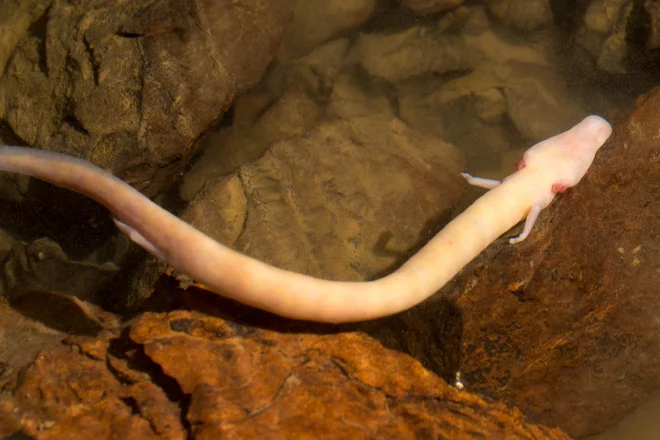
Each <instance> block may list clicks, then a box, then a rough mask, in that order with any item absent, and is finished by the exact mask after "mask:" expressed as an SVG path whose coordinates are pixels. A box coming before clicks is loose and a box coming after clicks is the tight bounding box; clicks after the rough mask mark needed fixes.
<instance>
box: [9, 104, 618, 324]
mask: <svg viewBox="0 0 660 440" xmlns="http://www.w3.org/2000/svg"><path fill="white" fill-rule="evenodd" d="M610 133H611V127H610V125H609V124H608V123H607V122H606V121H605V120H604V119H602V118H600V117H598V116H589V117H587V118H586V119H584V120H583V121H582V122H581V123H579V124H578V125H576V126H575V127H573V128H572V129H571V130H569V131H566V132H564V133H562V134H559V135H557V136H554V137H552V138H550V139H548V140H546V141H543V142H541V143H539V144H537V145H535V146H534V147H532V148H530V149H529V150H528V151H527V152H526V153H525V155H524V156H523V161H521V164H520V166H519V169H518V171H516V172H515V173H514V174H512V175H511V176H509V177H507V178H506V179H504V180H503V181H502V182H501V183H500V182H497V181H489V180H485V179H479V178H474V177H472V176H469V175H467V174H465V175H464V176H465V177H466V179H467V180H468V182H470V183H473V184H477V185H480V186H485V187H487V188H492V189H491V190H490V191H488V192H487V193H485V194H484V195H483V196H482V197H481V198H479V199H478V200H477V201H476V202H474V203H473V204H472V205H471V206H470V207H469V208H468V209H466V210H465V211H464V212H463V213H462V214H461V215H459V216H458V217H456V218H455V219H454V220H452V221H451V222H450V223H449V224H448V225H447V226H446V227H445V228H444V229H442V230H441V231H440V232H438V234H437V235H436V236H435V237H433V239H431V241H429V242H428V243H427V244H426V245H425V246H424V247H423V248H422V249H420V251H419V252H417V254H415V255H414V256H413V257H411V258H410V260H408V261H407V262H406V263H405V264H403V265H402V266H401V267H400V268H399V269H398V270H396V271H395V272H393V273H392V274H390V275H388V276H385V277H383V278H381V279H378V280H376V281H369V282H342V281H328V280H321V279H317V278H313V277H310V276H306V275H302V274H298V273H294V272H289V271H285V270H281V269H278V268H275V267H273V266H270V265H267V264H265V263H263V262H260V261H258V260H256V259H253V258H250V257H248V256H246V255H243V254H241V253H239V252H236V251H234V250H232V249H230V248H228V247H226V246H224V245H222V244H220V243H218V242H216V241H215V240H213V239H211V238H210V237H208V236H207V235H205V234H203V233H202V232H200V231H198V230H197V229H195V228H194V227H192V226H190V225H189V224H187V223H185V222H184V221H182V220H180V219H179V218H177V217H176V216H174V215H172V214H171V213H169V212H167V211H165V210H164V209H162V208H161V207H159V206H158V205H156V204H155V203H153V202H152V201H151V200H149V199H148V198H146V197H145V196H143V195H142V194H140V193H139V192H138V191H136V190H135V189H133V188H132V187H131V186H129V185H128V184H126V183H125V182H123V181H121V180H120V179H118V178H116V177H115V176H113V175H112V174H110V173H108V172H106V171H104V170H102V169H100V168H98V167H96V166H94V165H92V164H91V163H89V162H87V161H85V160H82V159H77V158H74V157H70V156H67V155H63V154H59V153H53V152H46V151H42V150H37V149H32V148H24V147H11V146H4V147H0V170H4V171H9V172H15V173H22V174H28V175H31V176H34V177H36V178H39V179H42V180H45V181H47V182H50V183H53V184H55V185H58V186H61V187H64V188H68V189H70V190H73V191H76V192H79V193H82V194H84V195H86V196H88V197H90V198H92V199H94V200H96V201H97V202H99V203H101V204H103V205H105V206H106V207H107V208H108V209H109V210H110V211H111V212H112V213H113V214H114V215H115V216H116V218H117V221H116V223H117V225H118V227H119V228H120V229H121V230H122V231H124V232H125V233H127V234H128V235H129V236H130V238H131V239H132V240H133V241H135V242H136V243H138V244H139V245H141V246H142V247H144V248H145V249H147V250H148V251H149V252H151V253H152V254H153V255H154V256H156V257H158V258H161V259H163V260H165V261H166V262H167V263H168V264H169V265H171V266H172V267H174V268H175V269H176V270H178V271H180V272H182V273H185V274H187V275H188V276H190V277H192V278H193V279H195V280H196V281H198V282H199V283H202V284H204V285H205V286H206V287H207V288H209V289H211V290H213V291H214V292H216V293H219V294H221V295H223V296H226V297H229V298H233V299H235V300H237V301H240V302H242V303H244V304H248V305H250V306H253V307H257V308H260V309H263V310H267V311H270V312H272V313H275V314H278V315H281V316H285V317H289V318H293V319H305V320H312V321H321V322H335V323H338V322H351V321H361V320H368V319H373V318H379V317H382V316H386V315H390V314H393V313H397V312H400V311H403V310H406V309H408V308H410V307H412V306H414V305H416V304H418V303H419V302H421V301H423V300H424V299H426V298H428V297H429V296H431V295H432V294H433V293H435V292H436V291H437V290H438V289H440V288H441V287H442V286H443V285H445V283H447V282H448V281H449V280H450V279H451V278H453V277H454V275H456V274H457V273H458V272H459V271H460V270H461V269H462V268H463V267H464V266H465V265H466V264H467V263H468V262H469V261H470V260H472V259H473V258H474V257H475V256H477V255H478V254H479V253H480V252H481V251H482V250H483V249H485V248H486V247H487V246H488V245H489V244H490V243H492V242H493V241H494V240H495V239H496V238H498V237H499V236H500V235H502V234H503V233H505V232H506V231H507V230H509V229H510V228H511V227H513V226H514V225H516V224H517V223H518V222H520V221H521V220H522V219H524V218H525V217H526V216H527V217H528V220H527V222H526V225H525V231H526V233H527V234H528V233H529V230H531V226H532V225H533V223H534V220H535V219H536V215H538V211H540V210H541V209H543V208H545V207H546V206H547V205H548V204H549V203H550V202H551V201H552V199H553V198H554V195H555V194H556V192H560V191H558V190H563V189H565V188H566V187H569V186H573V185H575V184H577V183H578V181H579V180H580V179H581V178H582V176H583V175H584V173H585V172H586V171H587V169H588V167H589V165H590V164H591V161H592V160H593V158H594V155H595V153H596V151H597V150H598V148H600V146H601V145H602V144H603V143H604V142H605V140H606V139H607V138H608V137H609V135H610ZM534 212H536V214H534ZM528 214H529V215H528ZM532 217H533V219H532V220H531V224H529V223H530V218H532ZM525 231H524V232H523V235H524V236H523V235H521V237H519V238H518V241H521V240H522V239H524V238H525V236H526V234H525Z"/></svg>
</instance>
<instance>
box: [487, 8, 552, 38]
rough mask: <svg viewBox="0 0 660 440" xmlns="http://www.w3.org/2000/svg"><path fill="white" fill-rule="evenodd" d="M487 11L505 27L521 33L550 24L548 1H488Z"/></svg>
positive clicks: (550, 15)
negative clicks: (504, 24) (515, 29)
mask: <svg viewBox="0 0 660 440" xmlns="http://www.w3.org/2000/svg"><path fill="white" fill-rule="evenodd" d="M488 10H489V11H490V12H491V13H492V14H493V15H494V16H495V17H497V18H498V19H500V20H502V21H503V22H504V23H506V24H507V25H509V26H511V27H513V28H517V29H521V30H523V31H535V30H537V29H539V28H541V27H544V26H549V25H551V24H552V11H551V10H550V5H549V3H548V0H490V1H489V2H488Z"/></svg>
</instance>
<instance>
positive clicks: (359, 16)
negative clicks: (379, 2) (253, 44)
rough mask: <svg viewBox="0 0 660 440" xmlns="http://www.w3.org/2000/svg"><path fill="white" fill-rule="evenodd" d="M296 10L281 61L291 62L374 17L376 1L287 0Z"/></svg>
mask: <svg viewBox="0 0 660 440" xmlns="http://www.w3.org/2000/svg"><path fill="white" fill-rule="evenodd" d="M285 2H286V3H287V5H289V7H290V8H291V9H292V10H293V13H294V19H293V21H292V22H291V25H289V26H288V28H287V30H286V34H285V36H284V41H283V42H282V46H281V47H280V50H279V53H278V58H279V59H280V60H289V59H291V58H297V57H299V56H302V55H305V54H307V53H309V52H310V51H311V50H312V49H314V48H316V47H317V46H320V45H321V44H323V43H325V42H326V41H328V40H330V39H331V38H333V37H336V36H338V35H340V34H342V33H346V32H348V31H350V30H352V29H354V28H356V27H358V26H359V25H361V24H362V23H364V22H365V21H367V19H369V17H371V14H372V13H373V11H374V7H375V5H376V2H375V0H352V1H350V2H347V1H345V0H285Z"/></svg>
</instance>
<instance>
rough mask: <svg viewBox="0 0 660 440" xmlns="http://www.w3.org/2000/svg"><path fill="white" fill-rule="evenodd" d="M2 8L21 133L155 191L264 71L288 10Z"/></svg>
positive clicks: (4, 52)
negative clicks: (202, 134)
mask: <svg viewBox="0 0 660 440" xmlns="http://www.w3.org/2000/svg"><path fill="white" fill-rule="evenodd" d="M0 17H1V18H0V20H5V19H7V21H6V23H5V24H3V25H2V26H0V29H2V31H0V38H2V42H3V44H2V45H0V63H1V64H0V67H1V68H2V72H3V75H2V77H1V78H0V120H4V121H5V122H6V127H5V128H6V129H8V130H9V131H10V132H11V134H12V136H11V138H12V139H14V140H15V142H17V143H20V144H27V145H30V146H35V147H39V148H44V149H49V150H57V151H62V152H65V153H69V154H73V155H77V156H82V157H85V158H86V159H89V160H91V161H92V162H94V163H96V164H97V165H100V166H102V167H104V168H106V169H108V170H110V171H111V172H113V173H115V174H117V175H119V176H121V177H122V178H123V179H125V180H127V181H128V182H130V183H131V184H133V185H134V186H136V187H137V188H139V189H140V190H142V191H144V192H145V193H147V194H148V195H150V196H153V195H155V194H158V193H160V192H161V191H162V190H163V189H165V188H167V187H169V185H170V184H171V183H172V178H173V177H174V176H176V175H177V173H179V172H180V171H181V170H182V169H183V168H184V167H185V166H186V164H187V160H188V159H189V156H190V155H191V154H192V153H194V151H195V141H196V139H197V138H198V137H199V136H200V134H201V133H202V132H203V131H205V130H207V129H208V128H209V126H210V125H212V124H213V123H214V122H215V121H217V120H218V119H219V118H220V117H221V116H222V114H223V113H224V112H225V110H227V108H228V106H229V104H230V102H231V100H232V99H233V97H234V96H236V95H237V94H239V93H241V92H242V91H244V90H245V89H246V88H248V87H249V86H250V85H252V84H254V83H256V82H257V81H258V80H259V79H260V77H261V75H262V74H263V72H264V70H265V69H266V66H267V65H268V63H269V62H270V60H271V58H272V57H273V56H274V53H275V49H276V47H277V45H278V44H279V42H280V39H281V37H282V35H283V33H284V27H285V25H286V23H287V21H288V20H289V18H290V11H289V10H288V9H286V8H285V7H284V6H283V4H282V1H279V0H273V1H268V2H264V1H258V0H249V1H243V2H240V4H238V3H236V2H233V1H232V0H220V1H210V0H203V1H198V2H189V1H178V0H167V1H162V2H152V1H147V0H138V1H134V2H115V1H109V0H102V1H92V0H85V1H81V2H75V3H72V4H69V3H56V4H52V2H50V1H47V0H42V1H31V2H0ZM5 43H6V44H5Z"/></svg>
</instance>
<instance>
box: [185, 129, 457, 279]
mask: <svg viewBox="0 0 660 440" xmlns="http://www.w3.org/2000/svg"><path fill="white" fill-rule="evenodd" d="M462 160H463V159H462V156H461V154H460V153H459V152H458V151H457V150H456V149H455V148H454V147H453V146H451V145H449V144H447V143H444V142H442V141H440V140H439V139H437V138H433V137H429V136H424V135H422V134H420V133H418V132H416V131H414V130H411V129H409V128H408V127H406V126H405V125H404V124H403V123H401V122H400V121H397V120H396V119H391V118H381V117H375V116H374V117H359V118H354V119H351V120H348V121H334V122H329V123H324V124H320V125H318V126H317V127H316V128H314V129H313V130H312V131H310V132H309V133H307V134H305V135H304V136H300V137H296V138H292V139H290V140H288V141H284V142H280V143H277V144H275V145H273V146H272V147H271V148H270V149H269V150H268V151H267V152H266V153H265V154H264V155H263V156H262V157H261V158H260V159H259V160H258V161H256V162H254V163H253V164H250V165H247V166H244V167H242V168H241V169H240V170H239V172H238V174H237V176H236V177H232V178H229V179H223V180H221V181H219V182H216V183H214V184H212V185H209V186H208V187H207V189H206V191H203V193H202V194H200V195H198V198H199V200H197V201H193V202H192V204H191V206H190V207H189V208H188V213H186V214H184V215H183V218H184V219H186V220H187V221H189V222H190V223H191V224H193V225H195V226H196V227H198V228H199V229H201V230H202V231H204V232H206V233H207V234H209V235H211V236H213V237H216V238H218V239H219V240H220V241H222V242H224V243H226V244H229V245H230V246H232V247H234V248H236V249H238V250H240V251H241V252H245V253H247V254H249V255H251V256H253V257H255V258H258V259H260V260H262V261H266V262H268V263H270V264H274V265H276V266H279V267H283V268H286V269H289V270H293V271H296V272H300V273H306V274H310V275H314V276H318V277H323V278H331V279H344V280H362V279H365V278H372V277H374V276H376V275H377V274H379V273H381V272H382V271H385V270H387V269H388V268H390V267H391V266H392V265H396V264H400V263H402V262H403V261H401V260H403V259H405V258H406V256H407V255H408V252H409V250H410V249H411V248H413V247H414V246H416V245H417V244H418V242H419V241H420V240H424V239H423V238H422V239H420V236H424V234H425V232H426V231H425V228H426V227H427V223H429V222H432V221H434V219H437V218H438V217H440V216H442V215H443V214H445V215H446V214H447V213H448V212H449V210H451V208H452V206H453V204H454V203H455V202H456V200H457V199H458V198H459V197H460V195H461V193H462V188H463V182H461V180H460V176H459V175H458V172H459V171H460V169H461V167H462ZM238 182H240V186H239V187H236V184H237V183H238ZM223 194H225V195H226V194H236V197H233V198H232V200H233V201H235V203H234V202H232V203H217V202H218V201H219V200H217V198H218V197H220V198H223V199H224V198H226V196H225V195H223ZM239 200H241V202H240V203H239ZM223 201H226V200H223ZM412 207H414V209H412ZM233 209H236V211H234V210H233ZM217 212H223V214H222V215H217V214H216V213H217ZM228 218H233V219H234V221H233V224H234V225H235V226H230V227H229V229H228V230H229V231H235V230H237V228H238V230H239V231H240V235H235V234H233V233H230V235H229V236H228V235H226V234H225V233H224V232H223V231H225V230H227V226H226V223H225V222H226V221H227V219H228ZM292 224H294V225H298V226H297V227H295V228H292V227H291V225H292ZM232 235H233V237H232ZM390 236H393V237H390ZM390 238H391V239H390ZM357 262H359V263H357Z"/></svg>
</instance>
